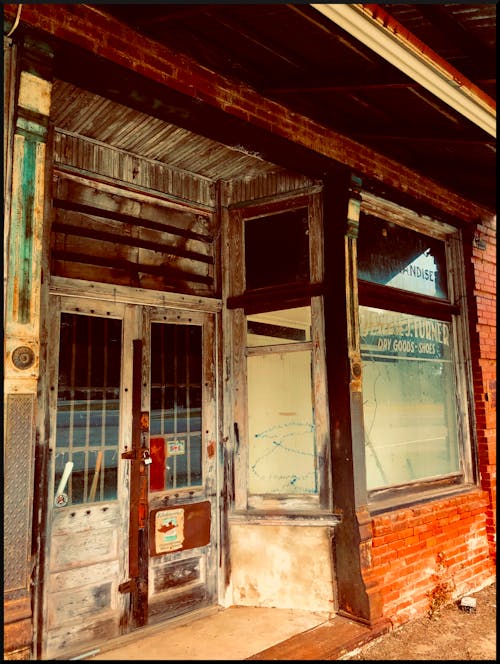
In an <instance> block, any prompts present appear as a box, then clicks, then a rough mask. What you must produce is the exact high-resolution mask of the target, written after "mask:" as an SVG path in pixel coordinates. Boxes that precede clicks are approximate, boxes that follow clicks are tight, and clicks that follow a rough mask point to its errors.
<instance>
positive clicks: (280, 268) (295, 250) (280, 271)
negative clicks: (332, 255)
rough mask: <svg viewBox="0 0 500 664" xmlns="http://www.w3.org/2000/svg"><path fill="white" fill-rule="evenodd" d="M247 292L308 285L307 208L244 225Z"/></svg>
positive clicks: (254, 220) (257, 219)
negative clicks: (304, 283)
mask: <svg viewBox="0 0 500 664" xmlns="http://www.w3.org/2000/svg"><path fill="white" fill-rule="evenodd" d="M244 228H245V283H246V288H247V290H251V289H253V288H262V287H264V286H278V285H282V284H288V283H295V282H297V281H299V282H307V281H309V222H308V210H307V208H306V207H304V208H299V209H296V210H287V211H285V212H279V213H278V214H273V215H268V216H266V217H259V218H256V219H248V220H247V221H246V222H245V226H244Z"/></svg>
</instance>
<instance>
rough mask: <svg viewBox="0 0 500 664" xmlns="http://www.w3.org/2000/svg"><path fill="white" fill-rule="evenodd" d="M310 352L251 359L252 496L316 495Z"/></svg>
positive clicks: (253, 356) (249, 409) (250, 455)
mask: <svg viewBox="0 0 500 664" xmlns="http://www.w3.org/2000/svg"><path fill="white" fill-rule="evenodd" d="M311 361H312V354H311V351H309V350H306V351H296V352H289V353H268V354H263V355H251V356H249V357H248V358H247V372H248V429H249V435H248V438H249V477H248V490H249V493H250V494H265V493H274V494H276V493H280V494H316V493H317V492H318V475H317V458H316V439H315V432H314V424H313V397H312V384H311V371H312V365H311Z"/></svg>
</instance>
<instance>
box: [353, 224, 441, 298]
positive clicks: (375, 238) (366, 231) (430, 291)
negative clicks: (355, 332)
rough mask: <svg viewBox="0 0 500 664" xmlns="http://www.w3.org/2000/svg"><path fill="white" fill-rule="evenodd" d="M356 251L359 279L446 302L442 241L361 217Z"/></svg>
mask: <svg viewBox="0 0 500 664" xmlns="http://www.w3.org/2000/svg"><path fill="white" fill-rule="evenodd" d="M357 252H358V277H359V279H364V280H365V281H370V282H372V283H376V284H382V285H385V286H391V287H393V288H400V289H401V290H406V291H412V292H414V293H419V294H421V295H430V296H434V297H439V298H441V299H447V297H448V288H447V275H446V256H445V246H444V242H443V241H441V240H438V239H436V238H432V237H429V236H427V235H423V234H422V233H417V232H416V231H413V230H410V229H408V228H403V227H401V226H398V225H397V224H393V223H391V222H388V221H382V220H381V219H376V218H371V217H367V216H362V218H361V222H360V225H359V237H358V246H357Z"/></svg>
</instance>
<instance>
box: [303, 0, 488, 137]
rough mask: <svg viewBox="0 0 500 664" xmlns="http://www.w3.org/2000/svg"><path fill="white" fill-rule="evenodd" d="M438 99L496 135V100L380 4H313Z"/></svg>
mask: <svg viewBox="0 0 500 664" xmlns="http://www.w3.org/2000/svg"><path fill="white" fill-rule="evenodd" d="M312 6H313V7H314V8H315V9H316V10H317V11H319V12H321V13H322V14H323V15H324V16H326V17H327V18H328V19H329V20H331V21H333V22H334V23H335V24H336V25H338V26H339V27H341V28H342V29H344V30H346V32H348V33H349V34H350V35H352V36H353V37H355V38H356V39H358V40H359V41H361V42H362V43H363V44H364V45H365V46H368V47H369V48H371V49H372V50H373V51H375V52H376V53H377V54H378V55H379V56H381V57H383V58H384V59H386V60H387V61H388V62H390V63H391V64H392V65H394V66H395V67H397V68H398V69H399V70H400V71H402V72H404V73H405V74H406V75H407V76H409V77H411V78H412V79H413V80H414V81H416V82H417V83H419V84H420V85H421V86H422V87H424V88H425V89H426V90H428V91H429V92H431V93H432V94H434V95H436V97H438V99H440V100H441V101H443V102H445V103H446V104H448V105H449V106H450V107H451V108H453V109H454V110H455V111H457V112H459V113H461V114H462V115H463V116H464V117H466V118H467V119H468V120H470V121H471V122H474V123H475V124H476V125H477V126H478V127H480V128H481V129H483V130H484V131H486V132H487V133H488V134H490V135H491V136H494V137H495V138H496V103H495V101H494V100H493V99H491V97H489V96H488V95H487V94H485V93H484V92H483V91H482V90H480V89H479V88H478V87H477V86H475V85H474V84H473V83H472V82H471V81H469V80H468V79H467V78H466V77H465V76H463V74H461V73H460V72H459V71H457V70H456V69H455V68H454V67H452V66H451V65H450V64H449V63H447V62H446V61H445V60H443V59H442V58H440V57H439V56H438V55H437V54H436V53H434V52H433V51H432V50H431V49H430V48H429V47H428V46H426V45H425V44H423V43H422V42H421V41H420V40H418V39H417V38H416V37H415V36H414V35H412V34H411V33H409V32H408V31H407V30H405V29H404V28H403V26H402V25H401V24H399V23H398V22H397V21H396V20H395V19H394V18H393V17H391V16H389V14H387V13H386V12H384V10H383V9H382V8H381V7H380V5H373V4H313V5H312Z"/></svg>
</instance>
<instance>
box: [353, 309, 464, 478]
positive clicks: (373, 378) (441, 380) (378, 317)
mask: <svg viewBox="0 0 500 664" xmlns="http://www.w3.org/2000/svg"><path fill="white" fill-rule="evenodd" d="M360 336H361V355H362V360H363V411H364V427H365V445H366V474H367V487H368V489H375V488H380V487H385V486H390V485H398V484H405V483H408V482H415V481H418V480H422V479H430V478H434V477H439V476H443V475H448V474H450V473H456V472H458V471H459V470H460V467H459V454H458V438H457V422H456V415H455V408H454V398H455V392H456V390H455V381H454V373H453V365H452V362H451V357H452V353H451V347H450V336H451V335H450V324H449V323H447V322H445V321H439V320H433V319H430V318H422V317H419V316H411V315H408V314H402V313H396V312H392V311H384V310H382V309H373V308H370V307H361V308H360Z"/></svg>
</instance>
